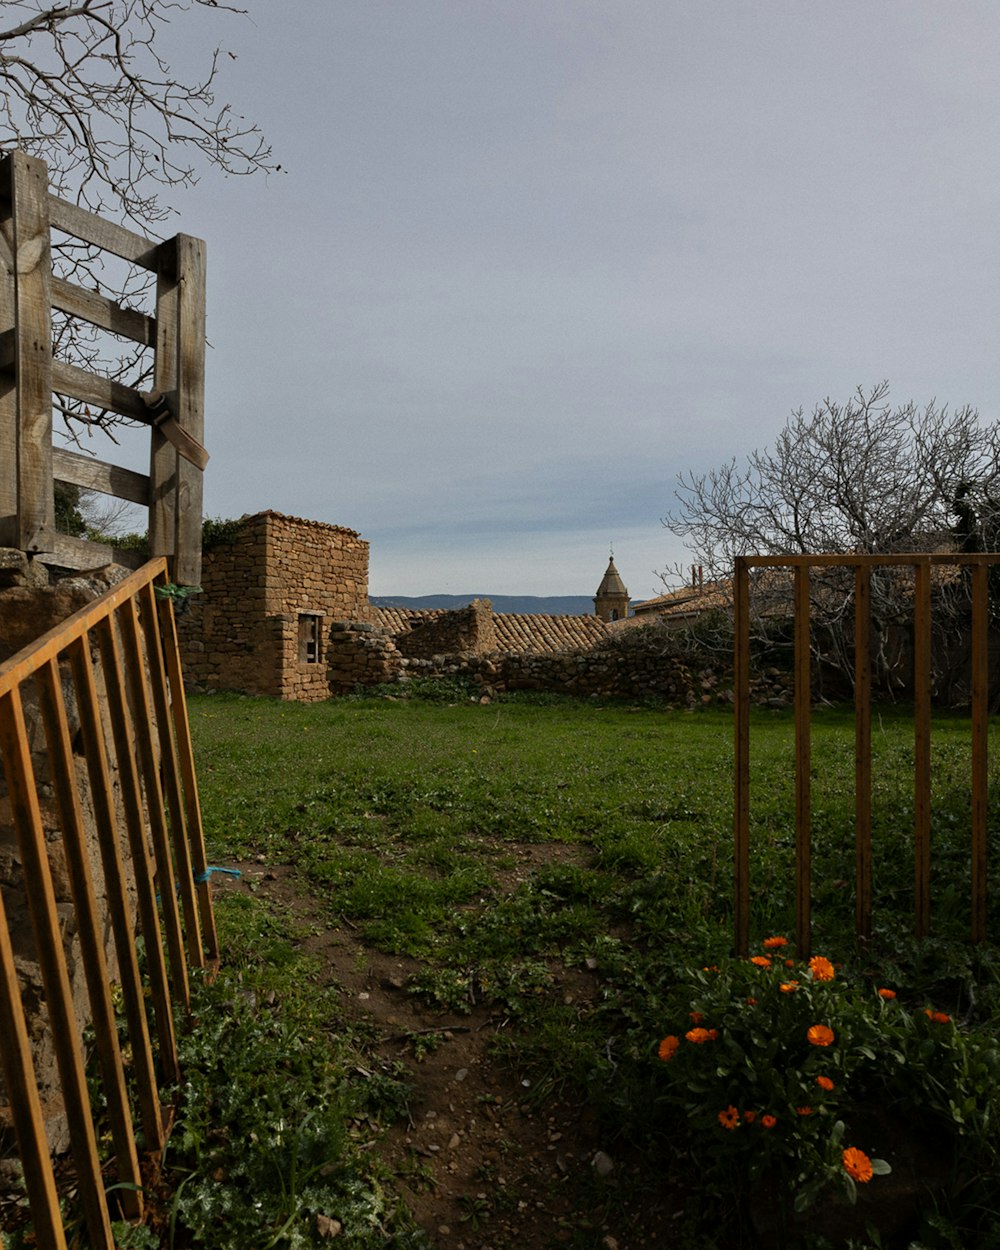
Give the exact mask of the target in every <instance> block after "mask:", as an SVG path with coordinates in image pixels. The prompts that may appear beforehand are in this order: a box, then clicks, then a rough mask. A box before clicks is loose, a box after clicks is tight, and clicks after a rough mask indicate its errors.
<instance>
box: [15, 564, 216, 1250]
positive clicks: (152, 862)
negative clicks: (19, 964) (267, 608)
mask: <svg viewBox="0 0 1000 1250" xmlns="http://www.w3.org/2000/svg"><path fill="white" fill-rule="evenodd" d="M164 584H166V561H165V560H164V559H162V558H161V559H158V560H153V561H151V562H150V563H148V564H146V565H145V566H144V567H143V568H142V569H140V570H139V571H138V572H135V573H133V574H131V575H130V576H129V577H128V578H127V579H126V580H125V581H123V582H121V583H120V584H119V585H118V586H116V587H115V588H113V589H112V590H110V591H109V592H108V593H107V594H105V595H104V596H103V597H102V598H100V599H98V600H96V601H95V602H94V603H93V604H91V605H89V606H87V607H85V608H84V609H82V610H81V611H79V612H77V613H76V614H75V615H74V616H72V617H70V618H69V619H68V620H67V621H66V622H65V623H64V624H62V625H61V626H59V627H58V628H57V629H54V630H52V631H51V632H50V633H48V634H46V635H45V636H43V637H42V638H40V639H38V641H37V642H35V643H34V644H32V645H31V646H29V647H26V648H25V649H24V650H23V651H21V652H19V653H18V654H17V655H16V656H14V657H13V658H12V659H11V660H9V661H8V662H7V663H5V664H4V665H2V666H0V759H2V763H3V775H4V779H5V781H6V787H7V795H8V799H9V801H10V807H11V812H12V816H13V822H14V826H15V831H16V838H17V847H18V852H19V854H20V857H21V860H22V863H23V870H24V879H25V882H26V883H27V897H28V906H29V910H30V915H31V924H32V930H33V934H34V942H35V948H36V955H37V959H38V963H39V965H40V969H41V977H42V982H43V986H44V996H45V1003H46V1006H47V1010H48V1016H49V1027H50V1029H51V1032H52V1037H53V1041H54V1045H55V1048H56V1059H57V1064H58V1073H59V1084H60V1087H61V1088H60V1096H61V1099H62V1102H63V1104H64V1107H65V1111H66V1116H67V1120H68V1124H69V1134H70V1142H71V1151H72V1160H73V1167H74V1172H75V1183H76V1185H77V1188H78V1191H79V1196H80V1203H81V1207H82V1211H83V1219H84V1222H85V1224H86V1229H87V1235H88V1244H90V1245H92V1246H94V1247H96V1248H97V1250H113V1244H114V1243H113V1239H112V1234H111V1226H110V1215H109V1204H108V1200H107V1196H106V1190H107V1189H108V1188H109V1187H111V1186H115V1187H116V1195H117V1201H118V1202H119V1203H120V1205H121V1207H122V1209H123V1210H124V1212H125V1213H126V1214H127V1215H128V1216H131V1217H134V1218H140V1217H141V1215H142V1209H143V1203H142V1194H141V1189H140V1186H141V1183H142V1160H141V1158H140V1150H139V1147H138V1146H137V1138H138V1137H139V1134H138V1133H137V1128H138V1129H140V1130H141V1139H140V1140H141V1144H142V1152H143V1153H144V1154H147V1155H148V1156H150V1158H151V1160H155V1159H156V1158H157V1156H158V1155H159V1153H160V1152H161V1151H162V1148H163V1145H164V1141H165V1132H166V1129H167V1126H168V1123H169V1120H168V1116H169V1111H168V1109H165V1108H164V1107H162V1106H161V1101H160V1095H159V1089H160V1087H161V1086H162V1085H164V1084H172V1083H175V1082H176V1081H177V1079H178V1077H179V1072H178V1065H177V1049H176V1039H175V1024H174V1020H175V1012H177V1011H180V1012H184V1011H186V1010H187V1008H188V1006H189V969H191V968H202V967H205V966H206V964H209V963H211V962H213V961H215V960H217V958H218V950H217V938H216V932H215V924H214V919H213V913H212V903H211V894H210V887H209V883H208V871H207V865H206V862H205V851H204V842H203V837H202V826H201V814H200V809H199V804H198V790H197V784H196V779H195V769H194V760H193V755H192V751H191V739H190V733H189V727H188V720H187V709H186V705H185V701H184V692H183V686H182V682H181V667H180V659H179V655H178V650H177V636H176V633H175V629H174V618H173V611H172V607H171V604H170V601H169V599H168V598H167V597H160V596H157V594H156V588H157V586H162V585H164ZM36 698H37V702H38V705H39V707H40V710H41V717H42V722H43V724H44V736H45V747H46V758H47V772H48V776H49V778H50V779H51V786H52V792H53V794H54V796H55V799H56V804H57V809H56V810H57V812H58V821H59V824H60V826H61V843H62V849H63V852H64V854H65V862H66V870H67V876H68V878H69V883H70V889H71V894H72V900H73V910H74V913H75V928H76V931H77V935H78V940H79V958H80V962H81V964H82V967H83V970H84V973H85V977H86V987H87V999H88V1002H89V1014H90V1021H89V1026H90V1028H91V1029H92V1032H93V1038H94V1052H95V1055H96V1060H97V1064H96V1067H97V1069H98V1070H99V1074H100V1087H101V1090H102V1091H103V1095H104V1099H105V1101H106V1104H107V1123H108V1126H109V1132H110V1136H111V1140H112V1144H113V1146H112V1148H113V1161H112V1163H111V1165H110V1168H109V1167H108V1165H107V1164H102V1160H101V1158H100V1157H99V1153H98V1147H97V1137H98V1129H97V1126H96V1125H95V1112H94V1108H93V1106H92V1105H91V1100H90V1096H89V1094H88V1088H87V1081H86V1077H85V1063H86V1062H87V1056H86V1055H85V1048H84V1038H83V1027H84V1022H81V1021H80V1020H79V1019H77V1017H76V1014H75V1012H74V1010H73V1008H72V1002H71V997H70V985H69V973H68V967H67V957H66V951H65V948H64V942H63V937H62V934H61V926H60V916H59V911H58V910H57V904H56V899H55V893H54V890H53V883H52V873H51V867H50V859H49V853H48V852H47V850H46V833H45V828H44V825H43V814H42V804H41V801H40V797H39V792H40V787H39V781H38V779H37V778H36V766H35V764H34V762H33V760H32V757H31V753H30V750H29V742H28V737H27V734H26V723H25V711H24V709H25V700H26V699H29V700H32V701H33V700H34V699H36ZM74 731H75V732H74ZM81 749H82V752H83V759H84V761H85V766H84V767H82V768H81V767H78V766H77V763H76V762H75V759H78V758H79V753H80V750H81ZM114 778H116V780H115V779H114ZM116 795H117V797H116ZM87 810H90V811H92V812H93V814H94V818H95V821H96V825H97V830H98V835H99V846H100V855H99V857H98V858H99V861H100V862H99V864H96V863H93V862H92V856H91V855H90V854H89V853H88V844H87V839H86V836H85V829H84V815H83V813H84V812H85V811H87ZM50 823H51V822H50ZM95 873H99V874H100V875H102V876H103V882H102V883H101V884H102V889H101V890H100V891H95ZM129 879H131V880H133V881H134V889H132V890H130V889H129V888H127V884H126V882H127V880H129ZM101 895H103V896H104V897H105V898H106V906H107V917H106V918H105V917H104V916H102V915H101V914H99V909H98V906H97V902H96V899H97V897H99V896H101ZM132 899H134V902H133V901H131V900H132ZM105 919H106V920H107V922H108V923H109V924H110V928H111V930H112V933H113V937H114V953H115V956H116V962H117V965H118V968H117V972H116V975H115V979H116V983H117V985H118V986H119V987H120V993H121V1002H122V1008H123V1015H124V1021H125V1023H124V1036H125V1045H127V1047H128V1050H129V1052H130V1060H129V1062H128V1063H127V1064H126V1063H124V1062H123V1059H122V1049H123V1045H122V1043H121V1042H120V1041H119V1028H118V1026H117V1025H116V1020H115V1011H114V1006H113V1002H112V983H111V979H110V976H109V970H108V962H107V958H106V954H105V948H104V943H103V939H102V934H103V932H104V931H105ZM139 936H141V938H142V939H143V942H142V947H143V958H142V961H141V962H140V959H139V957H138V955H137V949H136V939H137V937H139ZM0 1060H2V1064H3V1073H4V1077H5V1081H6V1087H7V1096H8V1103H9V1114H10V1118H11V1119H12V1121H13V1124H14V1128H15V1132H16V1136H17V1142H18V1150H19V1153H20V1158H21V1162H22V1165H23V1168H24V1176H25V1182H26V1186H27V1191H28V1196H29V1201H30V1208H31V1216H32V1221H33V1225H34V1229H35V1235H36V1238H37V1244H38V1245H39V1247H41V1250H64V1248H65V1246H66V1238H65V1234H64V1232H63V1227H62V1222H61V1217H60V1210H59V1202H58V1198H57V1194H56V1187H55V1181H54V1177H53V1168H52V1161H51V1158H50V1152H49V1148H48V1143H47V1140H46V1132H45V1126H44V1122H43V1115H42V1109H41V1104H40V1098H39V1092H38V1083H37V1078H36V1074H35V1070H34V1066H33V1059H32V1050H31V1046H30V1044H29V1041H28V1030H27V1026H26V1022H25V1018H24V1014H23V1011H22V1005H21V989H20V986H19V982H18V974H17V969H16V967H15V963H14V956H13V952H12V949H11V941H10V935H9V932H8V928H7V922H6V913H5V911H4V907H3V897H2V894H0ZM106 1172H107V1173H108V1174H105V1173H106Z"/></svg>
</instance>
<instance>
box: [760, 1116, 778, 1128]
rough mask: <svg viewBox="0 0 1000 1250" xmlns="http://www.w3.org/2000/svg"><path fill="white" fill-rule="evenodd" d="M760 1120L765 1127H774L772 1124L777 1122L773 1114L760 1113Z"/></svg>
mask: <svg viewBox="0 0 1000 1250" xmlns="http://www.w3.org/2000/svg"><path fill="white" fill-rule="evenodd" d="M760 1122H761V1124H763V1126H764V1127H765V1128H774V1126H775V1125H776V1124H777V1123H778V1121H777V1119H776V1118H775V1117H774V1116H773V1115H762V1116H761V1117H760Z"/></svg>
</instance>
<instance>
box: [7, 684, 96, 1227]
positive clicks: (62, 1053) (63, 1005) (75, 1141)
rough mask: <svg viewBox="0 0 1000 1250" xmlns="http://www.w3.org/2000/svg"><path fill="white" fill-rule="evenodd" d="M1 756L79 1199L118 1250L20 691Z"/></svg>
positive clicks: (14, 695) (10, 700) (11, 704)
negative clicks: (113, 1235) (110, 1216)
mask: <svg viewBox="0 0 1000 1250" xmlns="http://www.w3.org/2000/svg"><path fill="white" fill-rule="evenodd" d="M0 756H2V759H3V769H4V776H5V777H6V779H7V786H8V789H9V791H10V802H11V808H12V811H13V814H14V827H15V829H16V831H17V845H18V850H19V851H20V854H21V862H22V864H23V869H24V876H25V879H26V881H27V882H28V883H29V885H30V888H28V889H27V890H26V893H27V897H28V907H29V911H30V913H31V925H32V930H33V932H34V937H35V948H36V951H37V955H38V964H39V967H40V969H41V973H42V984H43V985H44V987H45V1001H46V1004H47V1006H48V1010H49V1027H50V1030H51V1035H52V1041H53V1048H54V1050H55V1053H56V1062H57V1064H58V1067H59V1080H60V1084H61V1086H62V1095H63V1101H64V1105H65V1107H66V1119H67V1121H68V1123H69V1131H70V1143H71V1145H72V1149H73V1161H74V1163H75V1164H76V1179H77V1184H78V1185H79V1188H80V1201H81V1204H82V1206H83V1210H84V1214H85V1218H86V1221H87V1231H88V1233H89V1234H90V1239H91V1243H92V1245H93V1246H94V1247H95V1250H114V1239H113V1238H112V1235H111V1223H110V1220H109V1218H108V1209H107V1204H106V1202H105V1198H104V1181H103V1178H102V1176H101V1166H100V1162H99V1160H98V1156H97V1136H96V1134H95V1131H94V1122H93V1119H92V1118H91V1112H90V1098H89V1095H88V1092H87V1078H86V1074H85V1072H84V1065H83V1046H82V1041H81V1038H80V1031H79V1026H78V1024H77V1021H76V1017H75V1015H74V1013H73V997H72V994H71V992H70V987H69V974H68V972H67V969H66V955H65V952H64V950H63V944H62V935H61V933H60V928H59V916H58V913H57V911H56V900H55V891H54V889H53V885H52V873H51V871H50V868H49V859H48V854H47V852H46V849H45V830H44V828H43V826H42V815H41V810H40V808H39V805H38V794H37V792H36V790H35V783H34V774H33V773H32V769H31V756H30V753H29V750H28V736H27V730H26V728H25V723H24V713H23V710H22V707H21V695H20V690H19V689H18V688H17V687H15V688H14V689H13V690H11V691H8V692H7V693H6V694H4V695H2V696H0Z"/></svg>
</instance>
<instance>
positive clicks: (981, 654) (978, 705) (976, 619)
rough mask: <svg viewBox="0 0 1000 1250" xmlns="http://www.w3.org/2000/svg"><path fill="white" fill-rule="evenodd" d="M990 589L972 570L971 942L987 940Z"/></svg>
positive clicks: (978, 570)
mask: <svg viewBox="0 0 1000 1250" xmlns="http://www.w3.org/2000/svg"><path fill="white" fill-rule="evenodd" d="M989 725H990V708H989V588H988V582H987V570H986V567H985V566H984V565H982V564H977V565H975V566H974V567H973V569H972V940H973V941H974V942H982V941H985V939H986V897H987V889H986V874H987V843H988V839H987V832H988V831H987V795H988V787H989V758H988V748H989Z"/></svg>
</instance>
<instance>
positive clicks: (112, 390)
mask: <svg viewBox="0 0 1000 1250" xmlns="http://www.w3.org/2000/svg"><path fill="white" fill-rule="evenodd" d="M53 229H57V230H59V231H61V232H63V233H64V234H67V235H70V236H71V237H72V238H73V239H76V240H80V241H81V242H83V243H85V244H87V245H90V246H92V247H94V248H97V249H100V250H102V251H106V252H110V253H112V254H113V255H114V256H118V257H120V258H122V259H123V260H125V261H127V262H129V263H130V264H133V265H136V266H139V267H140V268H144V269H147V270H150V271H151V272H152V273H155V274H156V309H155V315H154V316H152V317H150V316H146V315H145V314H143V313H139V312H136V311H135V310H133V309H130V308H125V307H123V306H121V305H120V304H117V303H115V302H114V301H112V300H110V299H107V298H105V297H103V296H101V295H98V294H97V293H95V292H93V291H87V290H85V289H83V288H82V287H78V286H75V285H72V284H71V283H69V282H65V281H63V280H61V279H59V278H57V277H55V276H53V273H52V264H51V255H52V249H51V231H52V230H53ZM53 308H56V309H58V310H59V311H60V312H61V313H64V314H66V315H67V316H70V317H74V318H79V319H81V320H83V321H86V322H88V323H90V324H91V325H94V326H97V327H99V328H100V329H101V330H104V331H107V332H108V333H110V334H113V335H115V336H117V337H119V338H122V339H125V340H128V341H130V342H133V343H139V344H141V345H142V346H144V347H148V348H151V349H152V350H153V352H154V368H153V387H152V390H151V391H150V392H148V393H143V392H140V391H138V390H136V389H134V388H133V387H130V386H125V385H123V384H122V383H120V382H117V381H115V380H113V379H111V378H108V377H104V376H101V375H99V374H96V373H91V372H90V371H89V370H86V369H82V368H80V367H78V366H75V365H72V364H70V363H68V362H65V361H60V360H56V359H54V358H53V347H52V309H53ZM204 365H205V245H204V243H203V242H202V241H201V240H200V239H195V238H191V237H190V236H188V235H184V234H178V235H176V236H175V237H174V238H172V239H169V240H167V241H166V242H163V243H154V242H152V241H150V240H149V239H146V238H144V237H143V236H142V235H139V234H135V233H133V232H132V231H131V230H127V229H125V228H123V227H122V226H118V225H115V224H113V223H112V222H109V221H105V220H104V219H103V218H101V217H98V216H96V215H95V214H94V213H90V212H87V211H85V210H84V209H81V208H79V207H77V206H76V205H75V204H71V203H69V202H68V201H66V200H62V199H60V198H58V197H57V196H54V195H52V194H50V193H49V187H48V170H47V168H46V166H45V164H44V162H43V161H40V160H36V159H35V158H33V157H29V156H26V155H24V154H23V153H21V152H14V153H12V154H11V155H10V156H7V157H5V158H4V159H3V160H2V161H0V546H3V547H14V548H18V549H19V550H21V551H25V552H28V553H29V554H31V555H33V556H36V557H37V558H39V559H40V560H41V561H42V563H45V564H53V565H59V566H62V567H66V568H85V567H93V566H95V565H97V564H100V563H105V562H107V561H108V559H109V558H110V552H109V551H108V549H107V548H104V549H103V550H102V549H101V548H100V547H96V548H95V544H93V543H88V542H85V541H84V540H81V539H73V538H69V537H67V536H65V535H62V534H57V533H56V530H55V513H54V500H53V483H54V480H55V479H59V480H60V481H63V482H68V483H70V484H71V485H75V486H82V487H85V488H88V489H93V490H98V491H102V492H104V493H105V494H109V495H113V496H115V497H117V498H120V499H126V500H129V501H130V502H133V503H138V504H142V505H144V506H145V507H146V508H148V510H149V542H150V554H151V555H153V556H160V555H162V556H166V557H168V559H169V560H170V566H171V574H172V577H173V579H174V581H176V582H179V583H182V584H185V585H197V584H198V581H199V578H200V569H201V523H202V471H203V469H204V467H205V462H206V461H207V459H208V457H207V454H206V453H205V450H204V448H203V447H202V446H201V443H202V440H203V437H204V433H203V431H204ZM54 393H55V394H58V395H64V396H68V397H70V398H71V399H75V400H80V401H83V402H84V403H86V404H93V405H94V406H95V407H96V408H97V409H98V410H101V411H110V412H114V413H117V414H119V415H121V416H124V417H129V418H132V419H133V420H135V421H139V422H142V423H144V424H146V425H149V426H150V427H151V432H152V442H151V451H150V470H149V474H148V475H146V474H140V473H135V472H132V471H130V470H128V469H125V468H122V467H120V466H116V465H113V464H109V463H106V462H103V461H100V460H94V459H92V458H91V457H89V456H84V455H80V454H77V453H75V452H72V451H69V450H63V449H60V448H57V447H53V443H52V410H53V399H52V397H53V394H54ZM133 563H134V561H133Z"/></svg>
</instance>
